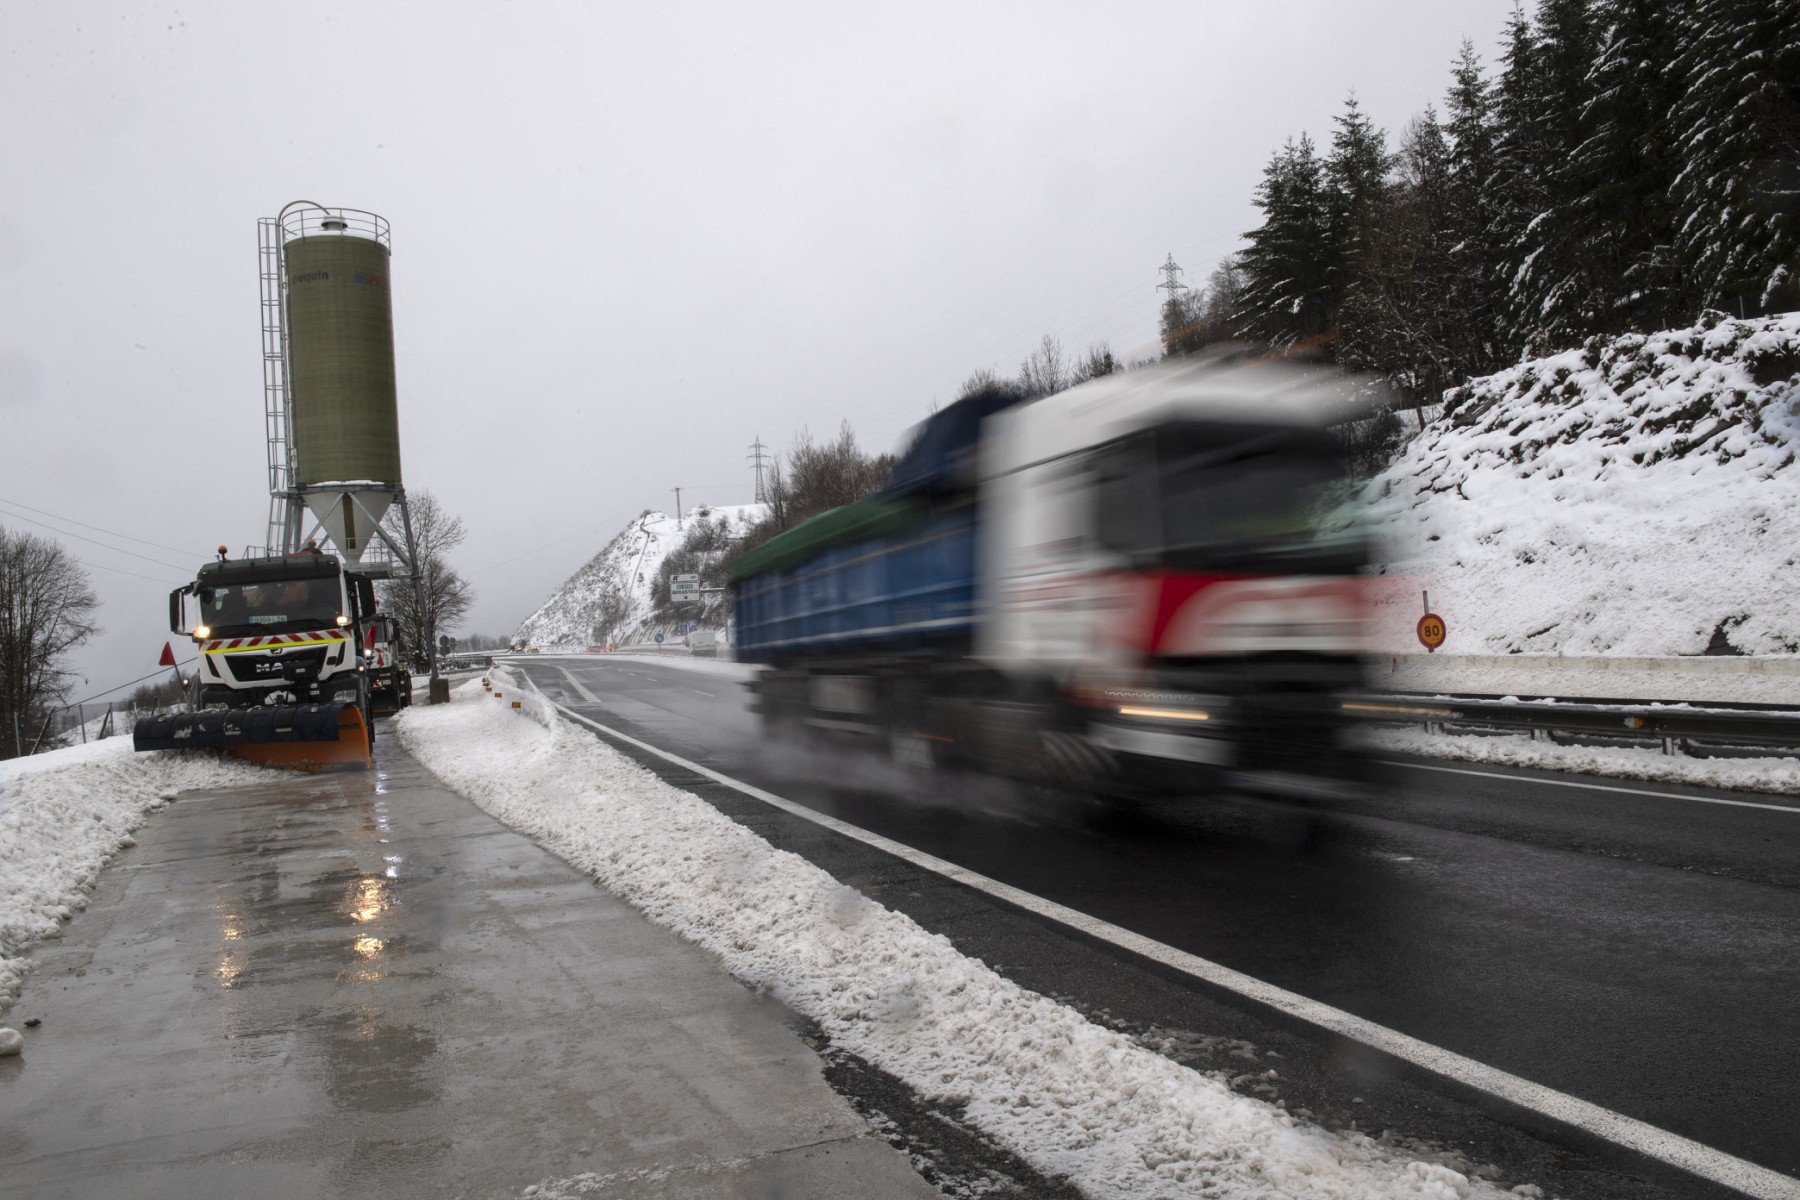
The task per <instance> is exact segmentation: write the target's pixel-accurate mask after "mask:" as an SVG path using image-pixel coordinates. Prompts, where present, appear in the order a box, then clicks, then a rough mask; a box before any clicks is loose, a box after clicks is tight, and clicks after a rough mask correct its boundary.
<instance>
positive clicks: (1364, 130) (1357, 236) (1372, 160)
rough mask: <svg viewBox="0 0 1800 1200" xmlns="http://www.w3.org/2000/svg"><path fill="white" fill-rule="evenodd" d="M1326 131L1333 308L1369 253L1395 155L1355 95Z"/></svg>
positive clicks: (1385, 197)
mask: <svg viewBox="0 0 1800 1200" xmlns="http://www.w3.org/2000/svg"><path fill="white" fill-rule="evenodd" d="M1336 124H1337V130H1336V132H1334V133H1333V134H1332V136H1331V155H1330V157H1328V158H1327V159H1326V160H1325V185H1326V202H1325V204H1326V214H1327V224H1328V229H1329V231H1330V239H1331V249H1330V258H1329V260H1328V262H1327V271H1328V275H1327V279H1328V281H1329V285H1330V293H1329V298H1328V300H1327V303H1328V305H1329V306H1330V308H1331V311H1332V314H1333V322H1332V323H1333V324H1334V325H1335V324H1336V323H1337V322H1336V314H1337V312H1338V310H1339V309H1340V308H1341V307H1342V305H1343V303H1344V301H1345V299H1346V298H1347V297H1348V294H1349V292H1350V290H1351V288H1352V286H1353V281H1354V280H1355V278H1356V276H1357V274H1358V273H1359V272H1360V271H1361V269H1362V261H1363V259H1364V258H1365V257H1366V256H1367V255H1368V254H1369V253H1370V239H1371V238H1372V237H1373V231H1374V226H1375V221H1376V214H1377V213H1378V212H1380V210H1381V207H1382V205H1383V203H1384V202H1385V201H1386V199H1387V192H1388V172H1389V171H1390V170H1391V169H1392V168H1393V164H1394V159H1393V156H1392V155H1391V154H1389V153H1388V149H1387V135H1386V134H1385V133H1383V132H1382V131H1381V130H1380V129H1377V128H1376V127H1375V125H1374V123H1373V122H1371V121H1370V120H1369V118H1368V117H1367V116H1365V115H1364V114H1363V111H1362V106H1361V105H1360V104H1358V103H1357V100H1356V97H1355V96H1351V97H1350V98H1349V99H1347V100H1345V101H1344V111H1343V112H1341V113H1339V114H1338V115H1337V118H1336Z"/></svg>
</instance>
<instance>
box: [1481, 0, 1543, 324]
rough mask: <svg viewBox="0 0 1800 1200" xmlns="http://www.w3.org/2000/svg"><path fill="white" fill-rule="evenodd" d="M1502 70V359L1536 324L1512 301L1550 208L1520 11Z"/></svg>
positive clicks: (1496, 181) (1498, 242)
mask: <svg viewBox="0 0 1800 1200" xmlns="http://www.w3.org/2000/svg"><path fill="white" fill-rule="evenodd" d="M1501 59H1502V61H1503V62H1504V64H1505V66H1504V67H1503V68H1502V69H1501V72H1500V79H1499V83H1498V85H1497V86H1496V87H1495V89H1494V97H1493V99H1494V106H1493V113H1494V159H1493V162H1494V169H1493V174H1492V175H1491V176H1490V184H1489V189H1488V194H1489V199H1488V203H1487V209H1488V211H1489V213H1490V214H1491V216H1490V220H1491V224H1490V226H1489V228H1488V231H1487V236H1486V239H1485V240H1486V242H1487V244H1488V245H1490V246H1492V247H1494V249H1495V253H1496V259H1495V264H1494V265H1495V268H1496V271H1495V286H1496V289H1497V293H1496V295H1495V297H1494V301H1495V308H1496V310H1497V312H1498V321H1497V322H1496V324H1497V333H1498V341H1499V343H1500V349H1501V355H1502V357H1510V356H1511V355H1513V354H1515V353H1516V352H1517V351H1518V350H1519V349H1520V348H1522V347H1523V346H1524V345H1525V343H1526V342H1527V341H1528V340H1529V338H1530V336H1531V332H1532V330H1533V329H1534V328H1535V324H1536V323H1535V321H1533V320H1529V319H1528V318H1527V316H1526V315H1525V314H1524V313H1523V312H1522V311H1521V309H1520V306H1519V305H1518V304H1517V303H1516V301H1515V295H1516V290H1517V289H1518V287H1519V286H1520V281H1521V278H1522V277H1523V275H1524V274H1525V273H1526V272H1528V271H1529V270H1530V268H1531V262H1532V260H1531V257H1530V250H1529V249H1528V248H1527V233H1528V231H1529V229H1530V228H1531V226H1532V224H1533V223H1534V222H1536V221H1537V219H1538V217H1539V216H1540V215H1541V214H1542V213H1543V212H1544V210H1545V208H1546V207H1547V206H1548V203H1549V189H1548V188H1547V186H1546V182H1545V179H1544V174H1543V172H1544V164H1545V163H1546V162H1547V161H1548V159H1549V154H1548V152H1547V151H1546V150H1545V149H1544V148H1543V145H1542V138H1543V132H1544V131H1543V125H1542V122H1541V121H1539V119H1538V110H1539V108H1540V107H1541V105H1542V103H1543V94H1544V90H1543V87H1542V85H1541V82H1540V76H1541V74H1542V70H1541V67H1540V64H1539V49H1538V44H1537V34H1536V33H1535V32H1534V31H1533V29H1532V27H1531V21H1530V20H1529V19H1528V18H1527V17H1526V16H1525V12H1524V10H1523V9H1519V8H1515V9H1514V10H1513V13H1512V17H1511V19H1510V20H1509V22H1508V24H1507V30H1506V49H1505V51H1504V52H1502V54H1501Z"/></svg>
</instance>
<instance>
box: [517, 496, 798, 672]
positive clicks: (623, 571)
mask: <svg viewBox="0 0 1800 1200" xmlns="http://www.w3.org/2000/svg"><path fill="white" fill-rule="evenodd" d="M765 511H766V506H765V505H761V504H734V505H722V506H715V507H704V506H703V507H701V508H697V509H695V510H694V511H693V512H691V513H689V514H687V515H686V516H685V517H683V518H682V519H681V520H676V519H675V518H674V517H671V516H670V515H669V514H667V513H664V512H655V511H649V512H645V513H644V514H643V515H642V516H640V517H638V518H636V519H635V520H633V521H632V522H631V523H630V524H629V525H627V526H626V527H625V528H624V529H622V530H620V531H619V534H618V536H617V537H615V538H613V540H612V541H610V542H608V543H607V544H606V547H605V548H604V549H603V550H601V551H600V553H598V554H596V555H594V557H593V558H591V559H589V560H588V561H587V565H585V566H583V567H582V568H581V570H579V571H577V572H575V574H574V575H572V576H571V577H570V578H569V581H568V582H567V583H565V584H563V585H562V586H561V587H560V588H558V589H557V590H556V592H555V593H554V594H553V595H552V596H551V597H550V598H549V599H548V600H546V601H544V604H543V606H542V607H541V608H539V609H538V610H537V611H536V612H534V613H532V614H531V615H530V616H529V617H526V618H525V620H524V621H523V622H522V623H521V624H520V625H519V628H518V630H517V631H516V632H515V633H514V634H513V638H514V640H515V641H524V642H530V643H533V644H536V645H539V646H543V647H545V648H548V647H551V646H586V645H593V644H596V643H604V642H608V641H611V642H617V643H619V644H621V645H626V644H630V643H633V642H640V641H647V640H649V639H650V637H651V636H652V635H653V634H654V633H656V632H657V631H659V630H660V631H661V632H663V633H664V634H665V635H671V634H673V632H674V619H673V618H671V617H669V616H668V615H667V614H666V613H658V612H657V609H656V604H655V598H656V595H655V593H656V584H657V581H658V579H659V578H660V576H661V573H662V570H663V566H664V563H665V562H666V561H667V560H668V558H669V556H670V555H672V554H674V553H676V552H677V551H679V550H680V549H681V547H682V544H683V543H684V542H685V541H686V540H687V538H688V535H689V534H690V533H692V532H693V531H694V530H695V529H696V528H697V527H698V526H700V525H701V524H702V523H709V524H712V525H714V526H715V527H716V526H719V525H721V524H722V526H723V528H722V531H721V532H722V533H723V535H724V536H726V537H741V536H743V534H745V533H746V532H748V531H749V529H750V527H751V526H752V525H754V524H756V522H758V521H760V520H761V519H762V517H763V514H764V512H765ZM707 607H708V609H710V610H719V608H720V606H719V605H718V604H717V603H716V602H715V603H713V604H711V605H709V606H707ZM700 616H701V624H702V625H703V626H704V627H706V628H715V629H716V628H722V627H723V624H724V622H723V618H722V615H720V613H719V612H716V611H715V612H702V613H701V614H700Z"/></svg>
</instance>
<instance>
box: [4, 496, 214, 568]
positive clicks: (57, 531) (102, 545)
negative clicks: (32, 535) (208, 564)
mask: <svg viewBox="0 0 1800 1200" xmlns="http://www.w3.org/2000/svg"><path fill="white" fill-rule="evenodd" d="M0 513H5V515H7V516H9V517H11V518H13V519H14V520H15V521H23V522H25V523H26V524H27V525H36V526H37V527H38V528H39V529H48V530H49V531H50V532H51V533H54V534H59V535H61V536H62V537H72V538H74V539H75V540H76V541H78V542H87V543H88V544H89V545H92V546H98V547H100V548H101V549H102V550H111V551H112V552H113V553H114V554H124V555H128V556H130V557H131V558H141V559H143V560H144V561H145V562H147V563H155V564H156V565H157V566H159V567H168V568H169V569H170V570H171V571H186V570H187V569H188V568H187V567H184V566H181V565H179V564H177V563H172V562H164V561H163V560H162V559H160V558H151V557H150V556H149V555H148V554H139V553H137V552H136V551H134V550H121V549H119V548H118V547H117V546H109V545H107V544H106V543H105V542H97V541H95V540H94V539H93V538H91V537H82V536H81V535H80V534H79V533H70V532H69V531H68V530H66V529H58V528H57V527H56V526H54V525H46V524H44V523H43V522H42V521H34V520H32V519H31V518H30V517H27V516H23V515H21V514H19V513H16V512H10V511H8V510H6V509H4V508H0Z"/></svg>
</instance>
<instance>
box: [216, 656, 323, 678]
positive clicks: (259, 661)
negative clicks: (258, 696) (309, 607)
mask: <svg viewBox="0 0 1800 1200" xmlns="http://www.w3.org/2000/svg"><path fill="white" fill-rule="evenodd" d="M221 657H223V658H224V659H225V669H226V670H227V671H229V672H231V677H232V678H233V679H235V680H237V681H238V682H239V683H276V682H280V681H281V680H285V679H293V678H294V677H295V676H301V675H303V676H305V677H306V678H308V679H316V678H318V675H319V670H320V668H322V667H323V666H324V665H325V650H324V648H323V647H320V648H319V649H317V650H289V651H286V652H284V653H282V654H280V655H271V654H226V655H222V656H221Z"/></svg>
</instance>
